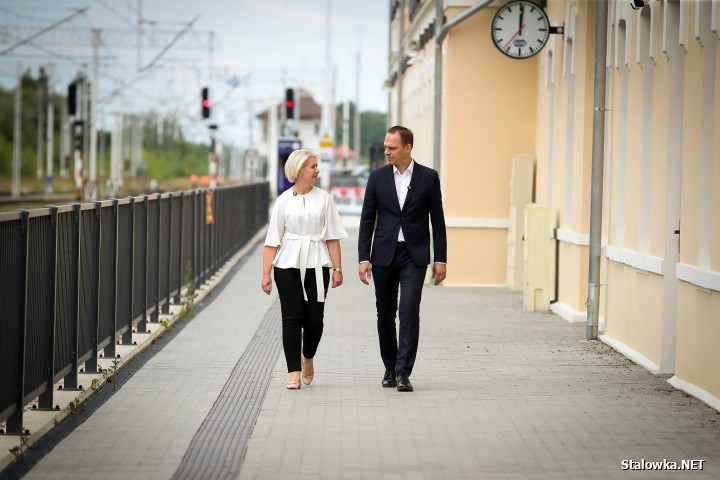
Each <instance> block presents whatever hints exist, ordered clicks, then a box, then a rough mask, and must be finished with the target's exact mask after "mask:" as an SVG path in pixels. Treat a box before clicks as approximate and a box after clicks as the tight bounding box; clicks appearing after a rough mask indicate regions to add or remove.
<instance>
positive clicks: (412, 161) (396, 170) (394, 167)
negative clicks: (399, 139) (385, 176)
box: [393, 158, 415, 176]
mask: <svg viewBox="0 0 720 480" xmlns="http://www.w3.org/2000/svg"><path fill="white" fill-rule="evenodd" d="M414 166H415V160H414V159H412V158H411V159H410V165H408V167H407V169H406V170H405V171H409V172H410V175H411V176H412V173H413V167H414ZM393 173H397V174H400V170H398V168H397V167H396V166H395V165H393ZM403 173H405V172H403Z"/></svg>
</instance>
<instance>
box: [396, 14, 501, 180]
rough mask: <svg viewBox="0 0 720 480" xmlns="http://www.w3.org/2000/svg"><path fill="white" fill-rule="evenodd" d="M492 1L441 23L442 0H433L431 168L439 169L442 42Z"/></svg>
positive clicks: (442, 15)
mask: <svg viewBox="0 0 720 480" xmlns="http://www.w3.org/2000/svg"><path fill="white" fill-rule="evenodd" d="M492 2H493V0H482V1H480V2H478V3H476V4H475V5H473V6H472V7H470V8H468V9H467V10H465V11H464V12H463V13H462V14H460V15H458V16H457V17H455V18H453V19H452V20H451V21H449V22H448V23H446V24H445V25H443V17H444V15H445V14H444V11H443V10H444V1H443V0H435V108H434V112H433V113H434V121H433V124H434V128H433V130H434V133H435V138H434V140H433V168H434V169H435V170H436V171H439V170H440V139H441V138H442V135H441V127H442V124H441V122H442V109H441V102H442V42H443V39H444V38H445V36H446V35H447V34H448V32H449V31H450V30H451V29H453V28H455V27H456V26H457V25H459V24H460V23H462V22H464V21H465V20H467V19H468V18H470V17H471V16H473V15H475V14H476V13H477V12H479V11H480V10H482V9H483V8H485V7H487V6H488V5H489V4H491V3H492ZM401 78H402V75H401Z"/></svg>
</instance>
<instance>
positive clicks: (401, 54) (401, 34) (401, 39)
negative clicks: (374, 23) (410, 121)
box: [395, 0, 405, 125]
mask: <svg viewBox="0 0 720 480" xmlns="http://www.w3.org/2000/svg"><path fill="white" fill-rule="evenodd" d="M404 43H405V0H400V29H399V30H398V58H397V72H398V80H397V81H398V84H397V96H398V97H397V121H396V122H395V125H402V97H403V91H402V90H403V88H402V87H403V64H404V63H405V48H404Z"/></svg>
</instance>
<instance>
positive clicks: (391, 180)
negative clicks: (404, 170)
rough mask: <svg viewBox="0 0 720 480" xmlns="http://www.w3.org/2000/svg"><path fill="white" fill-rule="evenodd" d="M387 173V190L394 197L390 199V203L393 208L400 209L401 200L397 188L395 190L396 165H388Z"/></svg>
mask: <svg viewBox="0 0 720 480" xmlns="http://www.w3.org/2000/svg"><path fill="white" fill-rule="evenodd" d="M387 172H388V173H387V175H385V184H386V187H385V189H386V191H387V192H388V194H389V195H390V196H391V197H392V198H391V199H390V205H392V208H394V209H395V210H397V211H398V212H399V211H400V201H399V200H398V196H397V190H395V167H393V166H392V165H388V166H387Z"/></svg>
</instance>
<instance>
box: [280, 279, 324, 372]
mask: <svg viewBox="0 0 720 480" xmlns="http://www.w3.org/2000/svg"><path fill="white" fill-rule="evenodd" d="M322 270H323V284H324V286H325V299H327V291H328V284H329V283H330V269H329V268H323V269H322ZM273 272H274V275H275V284H276V285H277V289H278V295H279V296H280V310H281V314H282V327H283V328H282V337H283V350H284V351H285V362H286V363H287V368H288V372H297V371H300V370H301V369H302V367H301V363H300V352H301V348H302V354H303V355H305V358H313V357H314V356H315V352H317V348H318V345H320V338H322V332H323V316H324V313H325V303H323V302H318V301H317V286H316V285H315V269H314V268H308V269H307V270H305V292H306V293H307V297H308V301H307V302H306V301H305V299H304V298H303V290H302V283H301V281H300V269H299V268H274V269H273Z"/></svg>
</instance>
